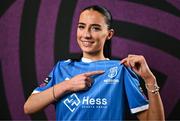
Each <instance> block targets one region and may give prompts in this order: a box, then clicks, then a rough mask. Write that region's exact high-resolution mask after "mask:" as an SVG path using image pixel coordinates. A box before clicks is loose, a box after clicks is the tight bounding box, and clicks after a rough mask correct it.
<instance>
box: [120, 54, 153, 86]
mask: <svg viewBox="0 0 180 121" xmlns="http://www.w3.org/2000/svg"><path fill="white" fill-rule="evenodd" d="M121 63H122V64H124V65H125V66H127V67H130V68H131V69H132V70H133V71H134V72H135V73H136V74H138V75H139V76H141V77H142V78H143V79H144V80H145V82H146V83H147V84H151V83H152V84H153V83H155V80H156V78H155V76H154V75H153V73H152V72H151V70H150V69H149V67H148V64H147V63H146V60H145V58H144V57H143V56H142V55H128V57H126V58H124V59H122V60H121Z"/></svg>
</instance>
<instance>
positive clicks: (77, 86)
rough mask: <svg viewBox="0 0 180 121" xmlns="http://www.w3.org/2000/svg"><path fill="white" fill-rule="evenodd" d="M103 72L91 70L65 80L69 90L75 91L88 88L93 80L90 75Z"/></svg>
mask: <svg viewBox="0 0 180 121" xmlns="http://www.w3.org/2000/svg"><path fill="white" fill-rule="evenodd" d="M103 73H104V71H91V72H86V73H82V74H79V75H77V76H75V77H73V78H71V79H70V80H66V82H67V85H69V86H68V87H69V91H73V92H75V91H80V90H86V89H88V88H90V87H91V85H92V82H93V80H92V78H91V76H93V75H97V74H103Z"/></svg>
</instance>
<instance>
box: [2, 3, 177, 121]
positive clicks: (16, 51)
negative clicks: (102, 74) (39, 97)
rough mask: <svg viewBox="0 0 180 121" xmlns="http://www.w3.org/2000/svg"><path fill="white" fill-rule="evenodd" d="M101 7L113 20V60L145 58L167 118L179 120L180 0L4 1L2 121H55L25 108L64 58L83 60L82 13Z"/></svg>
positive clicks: (49, 114) (51, 114) (46, 113)
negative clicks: (80, 44) (131, 56)
mask: <svg viewBox="0 0 180 121" xmlns="http://www.w3.org/2000/svg"><path fill="white" fill-rule="evenodd" d="M91 4H98V5H103V6H105V7H107V8H108V9H109V10H110V11H111V12H112V15H113V17H114V22H113V25H114V27H115V31H116V33H115V36H114V37H113V39H112V41H111V43H110V46H111V48H110V51H109V52H110V53H111V57H113V58H118V59H122V58H124V57H126V56H127V54H129V53H133V54H143V55H144V56H145V57H146V59H147V61H148V63H149V66H150V68H151V69H152V71H153V73H154V74H155V75H156V77H157V78H158V84H159V85H160V87H161V90H160V93H161V96H162V100H163V103H164V108H165V113H166V119H168V120H176V119H180V116H179V115H178V112H180V100H179V97H180V0H1V1H0V89H1V90H0V119H1V120H2V119H6V120H35V119H43V120H47V119H48V120H50V119H55V118H54V117H55V114H54V108H53V106H52V105H50V106H49V107H48V108H47V109H45V110H44V111H42V112H39V113H37V114H35V115H32V116H28V115H25V114H24V113H23V105H24V102H25V100H26V99H27V97H28V96H29V95H30V94H31V92H32V90H33V89H34V88H35V87H36V86H38V85H39V83H40V82H42V80H44V78H45V77H46V76H47V75H48V73H49V72H50V71H51V69H52V67H53V65H54V64H55V63H56V62H57V60H59V59H66V58H75V57H78V56H79V55H80V49H79V48H78V46H77V44H76V37H75V35H76V25H77V20H78V15H79V11H80V9H82V8H84V7H86V6H88V5H91Z"/></svg>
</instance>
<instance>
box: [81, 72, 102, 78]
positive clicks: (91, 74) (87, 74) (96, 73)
mask: <svg viewBox="0 0 180 121" xmlns="http://www.w3.org/2000/svg"><path fill="white" fill-rule="evenodd" d="M103 73H104V71H102V70H99V71H91V72H86V73H84V75H85V76H88V77H89V76H93V75H98V74H103Z"/></svg>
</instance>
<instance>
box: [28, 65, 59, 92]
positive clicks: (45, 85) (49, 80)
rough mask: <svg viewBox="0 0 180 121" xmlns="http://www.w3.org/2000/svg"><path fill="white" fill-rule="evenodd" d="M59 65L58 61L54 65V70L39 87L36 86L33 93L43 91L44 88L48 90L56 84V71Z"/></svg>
mask: <svg viewBox="0 0 180 121" xmlns="http://www.w3.org/2000/svg"><path fill="white" fill-rule="evenodd" d="M57 66H58V63H57V64H56V65H55V66H54V68H53V69H52V71H51V72H50V74H49V75H48V77H47V78H45V80H44V81H43V82H42V83H41V84H40V85H39V86H38V87H37V88H35V89H34V90H33V92H32V94H35V93H39V92H42V91H44V90H47V89H49V88H50V87H52V86H53V85H54V84H55V77H54V73H55V71H56V70H57V69H56V68H57Z"/></svg>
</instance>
